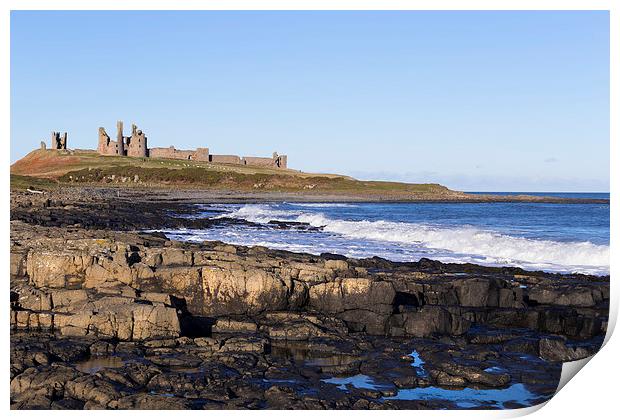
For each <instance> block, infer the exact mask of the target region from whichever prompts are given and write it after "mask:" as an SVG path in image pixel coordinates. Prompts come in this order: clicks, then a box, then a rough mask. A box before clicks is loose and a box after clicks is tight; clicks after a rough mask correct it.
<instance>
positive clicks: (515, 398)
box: [384, 384, 542, 408]
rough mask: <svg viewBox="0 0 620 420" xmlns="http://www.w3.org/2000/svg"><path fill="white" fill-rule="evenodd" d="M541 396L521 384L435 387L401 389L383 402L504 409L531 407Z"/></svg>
mask: <svg viewBox="0 0 620 420" xmlns="http://www.w3.org/2000/svg"><path fill="white" fill-rule="evenodd" d="M541 397H542V396H541V395H536V394H533V393H532V392H530V391H529V390H528V389H527V388H526V387H525V386H524V385H523V384H514V385H512V386H510V387H509V388H505V389H474V388H463V389H443V388H439V387H435V386H430V387H426V388H412V389H401V390H400V391H398V394H396V395H395V396H393V397H385V398H384V399H385V400H411V401H414V400H446V401H452V402H453V403H455V404H456V406H457V407H459V408H474V407H480V406H492V407H497V408H506V407H505V404H506V403H509V402H515V403H519V404H523V405H526V406H527V405H532V403H533V402H534V401H535V400H538V399H540V398H541Z"/></svg>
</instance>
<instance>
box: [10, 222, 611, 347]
mask: <svg viewBox="0 0 620 420" xmlns="http://www.w3.org/2000/svg"><path fill="white" fill-rule="evenodd" d="M18 223H19V222H14V226H13V227H14V231H15V232H16V234H15V235H14V239H13V244H12V251H11V275H12V278H13V281H12V311H11V322H12V323H13V327H15V328H29V329H33V328H38V329H49V330H52V331H56V332H59V333H60V334H62V335H68V336H88V335H94V336H97V337H104V338H116V339H119V340H125V341H126V340H145V339H155V338H175V337H178V336H180V335H192V336H195V335H199V334H200V332H201V331H209V330H210V329H212V328H215V329H216V330H217V329H222V328H223V327H222V326H223V325H228V326H229V327H227V328H228V329H231V328H233V327H230V325H239V324H238V322H243V323H250V324H251V325H252V327H251V329H253V330H256V331H262V332H264V333H265V334H266V335H267V336H268V337H272V338H278V337H286V338H287V339H288V340H298V339H301V340H303V339H305V337H308V336H310V335H312V333H311V332H310V331H314V333H316V334H321V331H323V330H325V331H329V328H324V327H323V323H324V322H326V320H333V321H332V322H337V323H338V325H340V328H341V329H342V331H344V332H350V333H367V334H370V335H381V336H394V337H432V336H442V335H447V336H462V335H464V334H467V333H468V332H469V331H470V329H471V326H472V325H477V326H487V327H493V328H526V329H529V330H532V331H537V332H539V333H541V334H552V335H553V334H555V335H557V337H551V338H545V339H546V340H552V341H553V342H554V346H555V347H554V348H556V347H558V346H559V347H560V348H562V347H563V346H566V340H567V339H568V340H588V339H591V338H593V337H596V336H598V335H601V334H603V333H604V332H605V328H606V319H607V306H608V301H609V284H608V283H606V282H605V281H602V280H599V279H597V278H595V277H587V276H552V275H544V274H542V273H539V274H531V275H522V274H521V275H519V274H517V275H515V274H512V275H511V274H501V272H497V271H496V272H495V273H493V274H484V273H458V272H453V270H452V269H451V270H442V268H443V266H442V265H441V264H439V263H435V264H433V263H432V262H429V263H426V264H427V265H428V267H426V268H424V264H425V262H424V261H423V262H421V263H418V264H396V263H390V262H387V261H384V260H379V259H367V260H354V259H346V258H344V257H340V256H325V257H318V256H311V255H304V254H294V253H289V252H282V251H271V250H268V249H265V248H260V247H254V248H247V247H240V246H232V245H226V244H221V243H204V244H201V245H189V244H183V243H178V242H172V241H168V240H166V239H165V238H162V237H161V236H158V235H152V234H151V235H149V234H129V233H125V234H117V235H114V234H108V237H103V238H98V237H96V236H97V232H96V231H94V232H93V231H81V230H79V229H78V230H74V231H73V232H72V233H71V234H70V235H65V237H62V232H61V231H62V230H61V229H55V230H54V229H51V230H50V231H49V232H48V233H49V235H45V237H44V238H36V239H22V240H20V239H18V237H19V235H18V234H17V231H19V229H20V228H19V227H18ZM54 233H56V235H55V234H54ZM57 235H60V236H57ZM93 236H94V237H93ZM274 314H276V315H274ZM282 314H284V315H282ZM233 329H234V328H233ZM541 338H542V337H541ZM545 343H547V341H545ZM547 347H549V346H547ZM556 350H557V349H556ZM555 352H556V353H557V351H555ZM551 353H553V351H552V352H551ZM560 353H561V352H560ZM569 353H570V352H569V351H568V350H567V352H566V355H561V356H558V357H555V356H553V357H551V358H552V359H554V357H555V358H556V359H557V358H559V359H562V358H566V357H568V356H567V354H569ZM546 356H550V352H549V351H546Z"/></svg>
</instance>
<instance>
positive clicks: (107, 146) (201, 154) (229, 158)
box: [65, 121, 288, 168]
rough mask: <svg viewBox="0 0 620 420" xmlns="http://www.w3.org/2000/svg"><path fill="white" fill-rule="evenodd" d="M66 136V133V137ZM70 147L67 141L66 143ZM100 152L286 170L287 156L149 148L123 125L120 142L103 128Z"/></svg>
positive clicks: (142, 136)
mask: <svg viewBox="0 0 620 420" xmlns="http://www.w3.org/2000/svg"><path fill="white" fill-rule="evenodd" d="M65 137H66V134H65ZM65 144H66V142H65ZM97 152H98V153H99V154H100V155H107V156H132V157H148V158H157V159H179V160H192V161H197V162H212V163H227V164H235V165H248V166H260V167H269V168H286V167H287V164H288V162H287V157H286V155H278V154H277V153H276V152H274V153H273V155H272V157H270V158H269V157H254V156H243V157H241V156H237V155H213V154H211V153H209V148H208V147H199V148H197V149H196V150H179V149H176V148H175V147H174V146H170V147H153V148H149V147H148V146H147V137H146V135H145V134H144V132H143V131H142V130H139V129H138V127H137V126H136V125H135V124H132V125H131V136H129V137H125V136H124V135H123V122H122V121H118V122H117V123H116V141H114V140H111V139H110V136H109V135H108V134H107V133H106V131H105V128H103V127H99V138H98V144H97Z"/></svg>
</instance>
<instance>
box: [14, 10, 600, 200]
mask: <svg viewBox="0 0 620 420" xmlns="http://www.w3.org/2000/svg"><path fill="white" fill-rule="evenodd" d="M117 119H122V120H124V121H125V125H126V126H127V127H129V126H130V124H131V123H132V122H135V123H137V124H138V126H139V127H140V128H142V129H144V131H145V132H146V134H147V136H148V141H149V145H150V146H153V147H154V146H168V145H171V144H174V145H175V146H176V147H177V148H195V147H200V146H207V147H210V148H211V151H212V153H217V154H229V153H233V154H239V155H259V156H262V155H265V156H268V155H271V153H272V152H273V151H274V150H275V151H278V152H279V153H286V154H288V156H289V166H290V167H293V168H296V169H302V170H306V171H313V172H337V173H344V174H349V175H353V176H356V177H358V178H364V179H385V180H401V181H408V182H439V183H442V184H444V185H447V186H449V187H451V188H455V189H460V190H469V191H472V190H482V191H608V190H609V15H608V13H607V12H593V11H585V12H584V11H577V12H570V11H564V12H562V11H551V12H540V11H538V12H511V11H506V12H476V11H464V12H445V11H440V12H421V11H419V12H416V11H413V12H353V11H350V12H268V11H264V12H209V11H205V12H155V11H152V12H143V11H142V12H141V11H136V12H94V11H93V12H30V11H23V12H22V11H18V12H12V15H11V161H15V160H17V159H19V158H20V157H22V156H23V155H25V154H26V153H27V152H29V151H30V150H31V149H33V148H36V147H38V145H39V142H40V141H41V140H46V141H48V142H49V133H50V132H51V131H52V130H57V131H68V132H69V147H71V148H95V147H96V141H97V128H98V127H99V126H104V127H106V129H107V131H108V132H114V131H115V129H114V127H115V122H116V120H117Z"/></svg>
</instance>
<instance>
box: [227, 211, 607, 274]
mask: <svg viewBox="0 0 620 420" xmlns="http://www.w3.org/2000/svg"><path fill="white" fill-rule="evenodd" d="M222 217H234V218H239V219H245V220H248V221H251V222H255V223H267V222H269V221H272V220H279V221H294V222H303V223H308V224H309V225H311V226H314V227H322V228H323V231H325V232H331V233H334V234H338V235H342V236H343V237H346V238H351V239H358V240H372V241H379V242H385V243H392V244H402V245H403V247H404V248H407V247H415V248H424V249H428V250H442V251H449V252H450V253H454V254H458V255H460V256H462V257H461V258H460V260H461V261H462V262H471V261H472V259H471V258H469V257H470V256H476V259H475V260H476V261H477V262H479V263H486V264H491V265H498V264H506V265H518V266H522V267H525V268H530V269H532V268H540V269H560V270H562V271H577V272H588V273H595V274H604V273H608V272H609V247H608V246H606V245H596V244H593V243H591V242H558V241H550V240H536V239H528V238H523V237H516V236H509V235H505V234H500V233H497V232H493V231H489V230H483V229H480V228H476V227H472V226H460V227H445V226H432V225H426V224H419V223H405V222H391V221H383V220H379V221H366V220H363V221H348V220H339V219H330V218H329V217H326V216H325V215H324V214H322V213H319V212H317V213H312V212H306V211H303V210H299V211H297V210H281V209H275V208H273V207H272V206H270V205H264V204H251V205H244V206H242V207H239V208H237V209H235V210H232V211H231V212H230V213H227V214H225V215H222ZM442 254H444V253H443V252H442ZM450 259H451V260H453V261H454V260H459V258H458V257H457V256H456V255H454V256H452V258H450ZM444 260H445V259H444Z"/></svg>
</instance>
